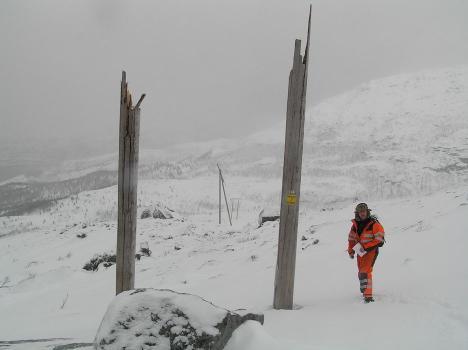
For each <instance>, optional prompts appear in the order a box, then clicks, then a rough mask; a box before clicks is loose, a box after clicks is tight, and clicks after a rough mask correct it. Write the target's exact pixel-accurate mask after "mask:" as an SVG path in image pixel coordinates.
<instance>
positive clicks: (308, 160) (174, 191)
mask: <svg viewBox="0 0 468 350" xmlns="http://www.w3.org/2000/svg"><path fill="white" fill-rule="evenodd" d="M467 115H468V67H467V66H461V67H456V68H450V69H445V70H439V71H427V72H421V73H416V74H405V75H399V76H395V77H389V78H385V79H381V80H378V81H373V82H370V83H368V84H364V85H362V86H360V87H357V88H356V89H353V90H352V91H349V92H347V93H345V94H342V95H340V96H337V97H335V98H332V99H330V100H328V101H325V102H324V103H322V104H320V105H319V106H317V107H315V108H313V109H311V110H310V112H309V113H308V119H307V122H306V131H305V146H304V161H303V166H304V172H303V181H302V192H301V211H300V222H299V241H298V256H297V271H296V288H295V302H296V304H297V307H296V308H295V310H294V311H275V310H273V309H272V307H271V304H272V299H273V295H272V293H273V279H274V269H275V263H276V244H277V236H278V224H277V222H274V223H266V224H265V225H264V226H263V227H261V228H257V215H258V213H259V212H260V210H261V209H262V208H264V207H266V208H271V209H272V210H276V209H278V207H279V195H280V191H281V164H282V152H283V146H282V143H283V137H284V125H279V126H273V127H272V128H270V129H268V130H265V131H264V132H260V133H256V134H254V135H251V136H248V137H246V138H245V139H243V140H217V141H213V142H205V143H198V144H191V145H180V146H177V147H171V148H170V149H167V150H158V151H144V152H142V157H141V167H140V175H141V179H140V182H139V188H138V204H139V209H138V211H139V213H141V211H142V210H143V209H145V208H152V207H154V206H156V205H160V206H166V207H168V208H171V209H173V210H174V211H175V212H174V218H173V219H171V220H160V219H153V218H148V219H139V220H138V228H137V247H140V244H143V245H145V244H148V246H149V248H150V249H151V251H152V255H151V256H150V257H146V256H143V257H142V258H141V260H140V261H137V262H136V287H154V288H169V289H173V290H176V291H180V292H188V293H193V294H197V295H200V296H202V297H203V298H205V299H208V300H210V301H212V302H214V303H215V304H217V305H219V306H221V307H226V308H230V309H237V308H246V307H247V308H253V309H256V310H259V311H262V312H264V314H265V324H264V326H263V327H262V326H260V325H259V324H257V323H255V322H248V323H246V324H245V325H244V326H242V327H241V328H240V329H239V330H238V331H237V332H236V333H235V334H234V336H233V338H232V340H231V342H230V343H229V344H228V347H227V349H228V350H241V349H242V350H253V349H255V350H263V349H298V350H300V349H302V350H303V349H376V348H377V349H392V350H394V349H424V350H427V349H440V348H450V349H466V348H468V331H467V329H468V300H467V296H468V254H467V253H466V251H467V250H466V247H468V235H467V231H468V221H467V220H466V217H467V214H468V118H467ZM217 162H220V163H221V165H222V166H223V169H224V170H225V173H224V174H225V178H226V182H227V192H228V196H229V197H231V198H240V209H239V215H238V216H239V217H238V218H237V213H236V214H235V215H234V217H235V220H234V225H233V226H232V227H231V226H229V224H228V223H227V217H226V215H225V214H223V215H224V217H223V223H222V225H218V213H217V201H218V197H217V196H218V193H217V190H218V182H217V181H218V179H217V173H216V171H217V168H216V163H217ZM115 163H116V158H115V155H109V156H102V157H99V158H95V159H91V160H83V161H80V162H68V163H67V164H65V165H64V167H63V168H61V169H51V173H50V174H43V176H42V177H41V178H40V179H41V180H47V179H49V180H51V181H52V180H60V179H67V178H70V177H74V176H77V175H83V174H87V173H90V172H92V171H96V170H102V169H107V170H111V169H114V166H115ZM53 173H55V174H53ZM116 199H117V195H116V186H112V187H108V188H104V189H100V190H95V191H85V192H81V193H79V194H77V195H73V196H70V197H68V198H65V199H61V200H58V201H57V202H56V203H55V204H53V205H52V206H51V207H50V208H42V209H40V210H37V211H35V212H32V213H31V214H30V215H24V216H14V217H1V218H0V347H5V348H11V349H51V348H53V347H54V346H60V345H61V344H70V343H83V344H85V343H90V342H92V340H93V338H94V336H95V333H96V331H97V328H98V326H99V323H100V321H101V319H102V317H103V315H104V312H105V310H106V308H107V306H108V304H109V302H110V301H111V300H112V298H113V296H114V291H115V266H111V267H107V268H106V267H104V266H103V265H100V267H99V269H98V271H96V272H90V271H85V270H83V266H84V265H85V263H87V262H88V261H89V260H90V259H91V258H93V256H94V255H95V254H102V253H113V252H115V246H116V207H117V203H116ZM357 201H367V202H369V204H370V206H371V207H372V208H374V210H375V213H377V214H378V215H379V217H380V219H381V221H382V223H383V225H384V227H385V229H386V232H387V243H386V245H385V246H384V247H383V248H382V250H381V254H380V255H379V258H378V260H377V263H376V267H375V277H374V290H375V294H376V300H377V301H376V302H375V303H373V304H369V305H365V304H362V303H361V301H360V293H359V288H358V287H359V283H358V280H357V268H356V262H355V261H354V260H350V259H349V258H348V255H347V253H346V251H345V250H346V246H347V234H348V230H349V226H350V222H349V220H350V219H351V216H352V210H353V207H354V205H355V204H356V202H357ZM78 235H80V237H81V238H80V237H78ZM316 240H318V243H317V244H314V243H315V242H316ZM62 338H66V339H62ZM32 340H36V342H32ZM38 340H42V341H38ZM6 341H10V343H6ZM58 349H60V348H58Z"/></svg>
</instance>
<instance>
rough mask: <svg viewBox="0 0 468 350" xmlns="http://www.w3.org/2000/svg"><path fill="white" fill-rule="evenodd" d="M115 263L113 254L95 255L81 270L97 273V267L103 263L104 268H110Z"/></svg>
mask: <svg viewBox="0 0 468 350" xmlns="http://www.w3.org/2000/svg"><path fill="white" fill-rule="evenodd" d="M115 262H116V255H115V254H107V253H103V254H98V255H95V256H94V257H93V258H91V260H90V261H89V262H87V263H86V264H85V265H84V266H83V269H84V270H86V271H97V270H98V269H99V265H100V264H101V263H103V265H104V267H110V266H112V265H114V264H115Z"/></svg>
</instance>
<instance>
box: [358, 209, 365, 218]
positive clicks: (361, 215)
mask: <svg viewBox="0 0 468 350" xmlns="http://www.w3.org/2000/svg"><path fill="white" fill-rule="evenodd" d="M358 215H359V219H361V220H365V219H367V210H366V209H361V210H359V212H358Z"/></svg>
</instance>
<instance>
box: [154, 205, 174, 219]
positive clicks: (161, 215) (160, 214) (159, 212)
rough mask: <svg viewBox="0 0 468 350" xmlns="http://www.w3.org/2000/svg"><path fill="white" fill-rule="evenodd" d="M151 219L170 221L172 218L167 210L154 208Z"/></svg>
mask: <svg viewBox="0 0 468 350" xmlns="http://www.w3.org/2000/svg"><path fill="white" fill-rule="evenodd" d="M153 218H155V219H172V218H173V216H172V214H171V213H170V211H169V210H167V209H165V208H159V207H156V208H154V211H153Z"/></svg>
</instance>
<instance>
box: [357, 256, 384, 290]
mask: <svg viewBox="0 0 468 350" xmlns="http://www.w3.org/2000/svg"><path fill="white" fill-rule="evenodd" d="M377 255H379V248H375V249H372V250H371V251H369V252H367V253H366V254H365V255H363V256H358V257H357V265H358V270H359V273H358V278H359V283H360V289H361V293H362V294H364V297H371V296H372V270H373V268H374V264H375V260H376V259H377Z"/></svg>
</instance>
